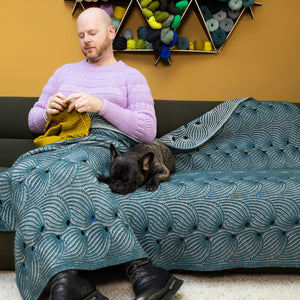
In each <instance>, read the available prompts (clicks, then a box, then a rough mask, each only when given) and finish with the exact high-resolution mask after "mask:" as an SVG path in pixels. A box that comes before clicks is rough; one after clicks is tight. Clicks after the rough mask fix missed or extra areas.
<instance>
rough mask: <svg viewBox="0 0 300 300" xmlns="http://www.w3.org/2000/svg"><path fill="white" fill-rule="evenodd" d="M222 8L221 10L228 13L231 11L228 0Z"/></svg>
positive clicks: (223, 3)
mask: <svg viewBox="0 0 300 300" xmlns="http://www.w3.org/2000/svg"><path fill="white" fill-rule="evenodd" d="M220 8H221V10H223V11H225V12H228V11H229V10H230V8H229V6H228V0H227V1H226V2H222V3H221V7H220Z"/></svg>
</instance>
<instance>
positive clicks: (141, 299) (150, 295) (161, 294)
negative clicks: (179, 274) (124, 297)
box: [134, 276, 183, 300]
mask: <svg viewBox="0 0 300 300" xmlns="http://www.w3.org/2000/svg"><path fill="white" fill-rule="evenodd" d="M182 284H183V280H180V279H178V278H176V277H174V276H171V277H170V279H169V280H168V281H167V283H166V285H165V286H164V287H163V288H162V289H161V290H152V289H151V290H148V291H146V292H145V293H143V294H142V295H139V296H138V297H136V298H134V300H169V299H171V298H172V297H173V296H174V295H175V294H176V293H177V291H178V290H179V289H180V287H181V286H182Z"/></svg>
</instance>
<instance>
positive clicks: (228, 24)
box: [220, 18, 234, 33]
mask: <svg viewBox="0 0 300 300" xmlns="http://www.w3.org/2000/svg"><path fill="white" fill-rule="evenodd" d="M233 25H234V22H233V20H232V19H230V18H226V19H224V20H222V21H221V22H220V29H222V30H223V31H225V32H227V33H228V32H230V31H231V29H232V28H233Z"/></svg>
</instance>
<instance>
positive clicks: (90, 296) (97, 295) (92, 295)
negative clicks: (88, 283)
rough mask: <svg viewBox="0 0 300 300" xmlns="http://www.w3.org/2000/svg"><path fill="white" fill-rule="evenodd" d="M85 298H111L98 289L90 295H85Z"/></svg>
mask: <svg viewBox="0 0 300 300" xmlns="http://www.w3.org/2000/svg"><path fill="white" fill-rule="evenodd" d="M83 300H109V299H108V298H107V297H105V296H104V295H102V294H101V293H100V292H99V291H98V290H95V291H93V292H92V293H91V294H89V295H88V296H86V297H84V298H83Z"/></svg>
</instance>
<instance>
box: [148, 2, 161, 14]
mask: <svg viewBox="0 0 300 300" xmlns="http://www.w3.org/2000/svg"><path fill="white" fill-rule="evenodd" d="M159 5H160V4H159V1H157V0H156V1H153V2H151V4H150V5H149V6H148V7H147V8H148V9H150V10H151V11H156V10H157V9H158V8H159Z"/></svg>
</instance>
